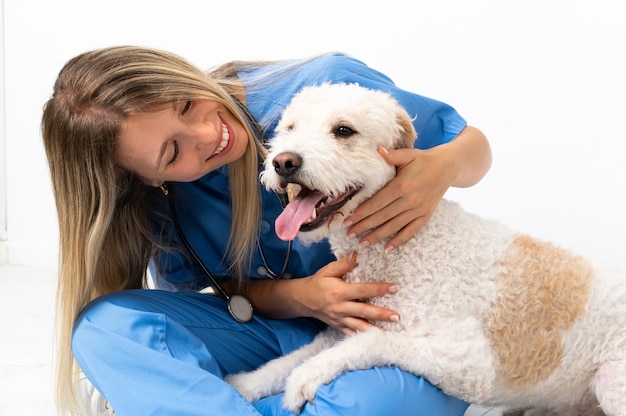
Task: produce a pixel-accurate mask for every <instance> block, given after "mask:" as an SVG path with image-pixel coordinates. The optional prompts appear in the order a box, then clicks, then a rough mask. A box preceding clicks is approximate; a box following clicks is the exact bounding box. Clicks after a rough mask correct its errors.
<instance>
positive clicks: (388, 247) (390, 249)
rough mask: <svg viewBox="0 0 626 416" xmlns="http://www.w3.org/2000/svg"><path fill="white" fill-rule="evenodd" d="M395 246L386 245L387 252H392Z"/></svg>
mask: <svg viewBox="0 0 626 416" xmlns="http://www.w3.org/2000/svg"><path fill="white" fill-rule="evenodd" d="M394 248H395V247H394V246H387V247H385V253H391V252H392V251H393V249H394Z"/></svg>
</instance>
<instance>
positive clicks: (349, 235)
mask: <svg viewBox="0 0 626 416" xmlns="http://www.w3.org/2000/svg"><path fill="white" fill-rule="evenodd" d="M355 237H356V233H350V234H348V240H354V239H355Z"/></svg>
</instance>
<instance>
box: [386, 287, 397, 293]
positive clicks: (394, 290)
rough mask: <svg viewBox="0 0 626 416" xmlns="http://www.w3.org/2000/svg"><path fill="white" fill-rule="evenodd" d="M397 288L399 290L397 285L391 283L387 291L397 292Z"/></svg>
mask: <svg viewBox="0 0 626 416" xmlns="http://www.w3.org/2000/svg"><path fill="white" fill-rule="evenodd" d="M398 290H400V288H399V287H398V285H391V286H389V288H388V289H387V291H388V292H389V293H397V292H398Z"/></svg>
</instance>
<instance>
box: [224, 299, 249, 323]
mask: <svg viewBox="0 0 626 416" xmlns="http://www.w3.org/2000/svg"><path fill="white" fill-rule="evenodd" d="M228 312H230V314H231V316H232V317H233V319H235V321H237V322H239V323H242V324H244V323H246V322H249V321H250V320H251V319H252V315H253V314H254V311H253V309H252V304H251V303H250V301H249V300H248V299H247V298H246V297H244V296H241V295H232V296H230V297H229V298H228Z"/></svg>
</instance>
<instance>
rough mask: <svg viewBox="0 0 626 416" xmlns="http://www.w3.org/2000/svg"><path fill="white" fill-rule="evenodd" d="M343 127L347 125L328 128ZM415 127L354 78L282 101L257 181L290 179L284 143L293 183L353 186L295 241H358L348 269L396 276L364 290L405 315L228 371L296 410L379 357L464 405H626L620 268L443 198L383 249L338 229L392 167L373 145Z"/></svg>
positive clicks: (560, 409) (588, 411)
mask: <svg viewBox="0 0 626 416" xmlns="http://www.w3.org/2000/svg"><path fill="white" fill-rule="evenodd" d="M341 126H348V127H349V128H350V129H351V131H352V132H353V134H350V135H349V136H348V137H343V136H341V137H340V136H338V135H337V132H338V128H339V127H341ZM414 138H415V132H414V130H413V127H412V125H411V123H410V120H409V118H408V115H407V114H406V112H405V111H404V110H403V109H402V108H401V107H400V105H399V104H398V103H397V102H396V101H395V100H394V99H393V98H391V97H390V96H389V95H387V94H384V93H382V92H376V91H371V90H367V89H364V88H361V87H359V86H357V85H346V84H335V85H322V86H319V87H311V88H308V89H306V90H304V91H302V92H301V93H300V94H299V95H298V96H296V97H295V98H294V99H293V101H292V103H291V104H290V105H289V106H288V107H287V108H286V109H285V111H284V114H283V117H282V120H281V122H280V123H279V126H278V129H277V135H276V137H275V139H274V140H273V141H272V149H271V153H270V155H269V157H268V159H267V162H266V168H265V170H264V172H263V174H262V181H263V182H264V183H265V185H266V186H267V187H268V188H272V189H276V190H280V191H282V190H284V185H285V183H286V178H285V177H284V175H282V176H281V175H279V174H278V173H277V170H276V169H275V168H274V166H273V165H272V161H273V160H274V158H276V157H277V155H280V154H291V155H297V156H298V158H299V160H301V164H300V165H299V166H298V169H297V172H292V173H290V177H289V181H296V182H299V183H300V184H301V185H303V186H305V187H308V188H311V189H317V190H320V191H322V192H323V193H325V194H328V195H338V194H341V193H342V192H344V191H345V190H346V189H349V188H350V187H351V186H354V185H359V186H361V187H362V188H361V190H360V192H358V193H357V194H356V195H355V196H354V197H353V198H352V199H351V200H350V201H349V202H347V203H346V204H345V205H344V206H343V207H342V208H340V209H339V210H338V211H337V213H335V214H333V215H330V216H329V217H328V218H327V219H326V222H325V223H324V225H322V226H321V227H318V228H316V229H314V230H312V231H310V232H301V233H300V234H299V238H301V239H302V240H304V241H317V240H320V239H322V238H328V239H329V241H330V243H331V246H332V248H333V251H334V252H335V254H336V255H337V256H338V257H341V256H344V255H347V254H349V253H350V252H353V251H356V252H358V263H359V264H358V266H357V268H356V269H354V271H353V272H351V273H350V274H349V275H348V276H346V280H348V281H351V282H358V281H373V280H382V281H393V282H396V283H397V284H398V285H399V286H400V291H399V292H398V293H397V294H395V295H392V296H385V297H381V298H375V299H371V300H370V301H371V303H373V304H376V305H380V306H384V307H387V308H390V309H393V310H396V311H398V312H399V313H400V314H401V316H402V319H401V321H400V322H399V323H385V324H381V325H380V326H381V329H373V330H368V331H365V332H362V333H358V334H356V335H354V336H350V337H344V336H342V335H341V334H340V333H339V332H338V331H336V330H334V329H328V330H327V331H326V332H324V333H322V334H320V335H319V336H318V337H317V338H316V339H315V340H314V341H313V343H312V344H310V345H307V346H305V347H303V348H301V349H300V350H297V351H295V352H294V353H292V354H290V355H287V356H285V357H282V358H279V359H277V360H274V361H271V362H269V363H268V364H266V365H265V366H263V367H261V368H260V369H258V370H256V371H254V372H251V373H244V374H238V375H231V376H229V377H228V381H229V382H230V383H231V384H232V385H233V386H234V387H235V388H237V389H238V390H239V391H240V392H241V393H242V394H243V395H244V396H245V397H246V398H248V399H250V400H255V399H258V398H260V397H263V396H267V395H270V394H275V393H278V392H280V391H283V390H284V391H285V393H286V394H285V399H284V405H285V407H287V408H289V409H290V410H293V411H298V410H299V409H300V408H301V406H302V405H303V404H304V402H305V401H307V400H308V401H313V399H314V398H315V393H316V390H317V388H318V386H319V385H320V384H323V383H328V382H330V381H331V380H332V379H333V378H334V377H336V376H338V375H339V374H341V373H343V372H346V371H350V370H354V369H365V368H370V367H372V366H386V365H388V366H397V367H399V368H401V369H404V370H406V371H409V372H412V373H414V374H418V375H423V376H425V377H426V378H427V379H428V380H430V381H431V382H432V383H433V384H435V385H437V386H438V387H440V388H441V389H442V390H443V391H444V392H446V393H448V394H450V395H454V396H457V397H460V398H463V399H464V400H467V401H469V402H472V403H477V404H484V405H497V406H510V407H512V408H533V409H532V410H531V411H530V412H534V413H532V414H534V415H539V414H544V415H555V414H558V415H568V416H571V415H581V416H582V415H603V414H606V415H611V416H626V274H625V273H623V272H621V271H615V270H605V269H600V268H599V267H595V266H593V265H592V264H591V263H590V262H589V261H588V260H587V259H585V258H584V257H581V256H577V255H575V254H573V253H571V252H569V251H568V250H565V249H563V248H560V247H557V246H556V245H554V244H551V243H549V242H543V241H538V240H536V239H534V238H532V237H530V236H527V235H524V234H521V233H518V232H515V231H513V230H511V229H509V228H508V227H506V226H504V225H502V224H500V223H498V222H496V221H489V220H484V219H481V218H479V217H478V216H475V215H473V214H470V213H467V212H465V211H464V210H463V209H462V208H461V207H460V206H459V205H458V204H456V203H453V202H449V201H446V200H444V201H442V202H441V203H440V205H439V207H438V208H437V210H436V211H435V213H434V214H433V216H432V218H431V219H430V220H429V222H428V223H427V224H426V225H425V226H424V227H423V228H422V229H421V230H420V231H419V232H418V233H417V234H416V235H415V236H414V238H413V239H411V240H410V241H408V242H406V243H405V244H403V245H402V246H400V247H398V248H397V249H396V250H394V251H392V252H390V253H385V251H384V250H383V243H380V244H376V245H373V246H370V247H368V248H366V249H362V248H360V247H359V246H358V245H357V242H356V241H354V240H349V239H348V238H347V237H346V235H345V234H346V232H345V229H343V228H342V226H341V221H342V219H343V218H344V217H345V215H347V214H348V213H349V212H351V211H352V210H353V209H354V208H355V207H356V206H358V205H359V204H360V203H362V202H363V201H364V200H365V199H366V198H368V197H369V196H371V195H372V194H374V193H375V192H376V191H377V190H378V189H379V188H381V187H382V186H383V185H384V184H385V183H386V182H387V181H388V180H389V179H390V178H391V177H393V175H394V173H395V170H394V168H393V166H389V165H388V164H386V163H385V162H384V160H383V159H382V158H381V157H380V156H379V155H378V154H377V152H376V149H377V147H378V146H385V147H388V148H392V147H395V148H397V147H408V146H410V145H411V144H412V142H413V140H414ZM530 412H529V413H528V414H530Z"/></svg>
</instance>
